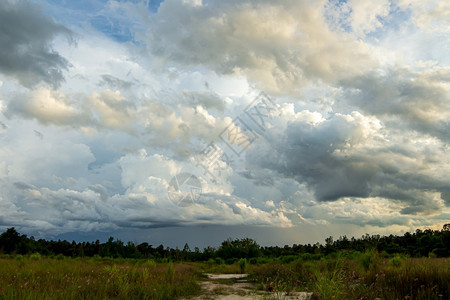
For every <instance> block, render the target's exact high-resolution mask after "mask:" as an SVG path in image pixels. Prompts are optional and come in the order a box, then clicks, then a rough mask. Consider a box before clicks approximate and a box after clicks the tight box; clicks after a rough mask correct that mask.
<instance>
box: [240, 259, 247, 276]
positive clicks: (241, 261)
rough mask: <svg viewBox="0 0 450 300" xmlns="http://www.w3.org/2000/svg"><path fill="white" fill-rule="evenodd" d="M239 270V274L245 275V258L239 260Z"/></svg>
mask: <svg viewBox="0 0 450 300" xmlns="http://www.w3.org/2000/svg"><path fill="white" fill-rule="evenodd" d="M238 264H239V269H240V270H241V273H245V268H246V266H247V260H246V259H245V258H241V259H240V260H239V262H238Z"/></svg>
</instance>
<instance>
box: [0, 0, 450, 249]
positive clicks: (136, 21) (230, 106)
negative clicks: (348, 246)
mask: <svg viewBox="0 0 450 300" xmlns="http://www.w3.org/2000/svg"><path fill="white" fill-rule="evenodd" d="M449 16H450V6H449V5H448V4H446V3H445V2H443V1H426V2H424V1H412V0H401V1H389V0H383V1H369V0H361V1H352V0H348V1H337V0H320V1H312V0H311V1H310V0H286V1H265V0H264V1H256V0H232V1H219V0H203V1H202V0H164V1H153V0H150V1H115V0H96V1H73V2H70V1H69V2H68V3H60V2H58V1H46V0H7V1H2V3H1V4H0V46H1V53H0V191H1V192H0V226H1V227H2V228H7V227H11V226H15V227H17V228H18V229H19V230H21V231H22V232H24V233H29V234H34V235H36V236H39V237H58V236H64V237H69V238H71V237H74V238H79V237H82V238H87V239H91V238H96V237H97V236H100V237H103V236H107V235H110V234H112V235H115V236H116V235H119V237H121V238H123V239H126V240H127V239H128V240H129V239H131V238H132V239H134V240H149V239H150V240H151V239H154V240H151V241H152V243H153V242H155V243H156V241H158V242H162V243H165V242H167V243H169V244H171V245H184V243H185V242H189V241H193V243H197V244H199V245H208V244H210V243H213V244H214V243H217V242H219V241H220V240H221V239H225V238H227V237H229V236H236V237H238V236H252V237H255V238H257V239H258V241H260V242H261V243H263V244H273V243H277V244H287V243H299V242H316V241H322V240H323V238H324V237H327V236H329V235H331V234H334V235H342V234H347V235H360V234H363V233H365V232H368V233H401V232H404V231H409V230H414V229H416V228H423V227H432V228H440V227H441V226H442V224H444V223H446V222H448V219H449V217H450V180H449V179H448V174H449V172H450V155H449V151H450V148H449V141H450V138H449V131H450V123H449V120H450V59H449V56H448V53H449V51H450V43H449V41H450V30H449Z"/></svg>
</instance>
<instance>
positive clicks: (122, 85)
mask: <svg viewBox="0 0 450 300" xmlns="http://www.w3.org/2000/svg"><path fill="white" fill-rule="evenodd" d="M101 78H102V80H100V83H99V85H100V86H107V87H109V88H111V89H113V90H124V89H129V88H131V87H132V86H133V83H132V82H131V81H125V80H122V79H119V78H117V77H115V76H112V75H108V74H103V75H102V76H101Z"/></svg>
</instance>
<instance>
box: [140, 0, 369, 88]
mask: <svg viewBox="0 0 450 300" xmlns="http://www.w3.org/2000/svg"><path fill="white" fill-rule="evenodd" d="M325 3H326V2H325V1H320V2H319V3H317V4H318V5H312V4H311V2H310V1H306V0H305V1H283V2H274V1H253V0H246V1H218V0H210V1H204V3H203V4H202V5H195V3H194V2H189V1H181V0H167V1H164V2H163V3H161V6H160V7H159V9H158V13H157V14H156V15H155V16H154V17H153V18H152V19H151V24H150V29H149V41H148V45H149V50H150V52H151V53H152V54H153V55H155V56H156V57H158V58H161V59H163V60H164V61H168V62H176V63H178V64H181V65H184V66H186V65H187V66H192V65H193V66H196V65H199V64H201V65H204V66H207V67H209V68H212V69H213V70H214V71H216V72H218V73H220V74H239V75H241V74H243V75H245V76H246V77H247V78H249V79H250V80H251V81H253V82H256V83H258V84H260V85H262V86H263V87H264V89H265V91H266V92H274V93H275V92H276V93H281V94H285V93H288V94H291V93H293V92H294V91H298V90H299V88H300V87H302V86H304V85H305V84H306V83H307V82H308V81H309V80H316V79H318V78H320V79H321V80H325V81H330V82H335V81H336V80H337V79H338V78H347V77H351V75H354V74H359V73H360V71H361V68H360V66H361V65H365V66H370V65H372V64H373V60H372V58H371V55H370V54H369V52H368V51H367V50H368V49H367V48H366V47H363V46H362V44H361V43H359V42H358V41H357V40H356V39H355V38H354V37H353V36H350V35H348V34H345V33H343V32H332V30H330V28H329V26H330V25H329V24H328V23H327V21H326V20H325V17H324V16H323V6H324V4H325Z"/></svg>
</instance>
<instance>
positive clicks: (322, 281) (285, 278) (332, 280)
mask: <svg viewBox="0 0 450 300" xmlns="http://www.w3.org/2000/svg"><path fill="white" fill-rule="evenodd" d="M242 272H246V273H248V274H250V275H249V281H250V282H253V283H254V284H255V287H256V288H257V289H259V290H262V291H267V292H271V293H273V294H274V295H278V297H279V298H282V295H283V294H284V293H286V292H288V293H289V292H295V291H298V292H300V291H308V292H314V295H315V296H316V298H318V299H376V298H379V299H450V294H449V290H450V259H448V258H408V257H400V256H395V257H390V258H383V257H380V255H379V254H378V253H376V252H367V253H362V254H359V255H357V256H356V257H344V256H343V255H340V254H337V255H332V256H330V257H328V258H324V259H320V260H314V261H312V260H310V261H305V260H303V259H301V258H297V259H293V260H292V261H290V262H285V263H282V262H277V261H276V260H271V261H269V262H267V263H255V262H254V261H253V264H250V263H247V261H246V260H241V261H239V262H238V263H235V264H231V265H227V264H223V263H212V262H209V263H156V262H154V261H152V260H132V259H110V258H65V257H61V256H59V257H55V258H45V257H40V256H39V255H30V256H26V257H23V256H20V255H19V256H15V257H5V258H1V259H0V299H179V298H189V297H193V296H198V295H200V294H201V288H200V285H199V284H198V282H199V281H201V280H204V275H202V274H204V273H242ZM276 297H277V296H275V298H276Z"/></svg>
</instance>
